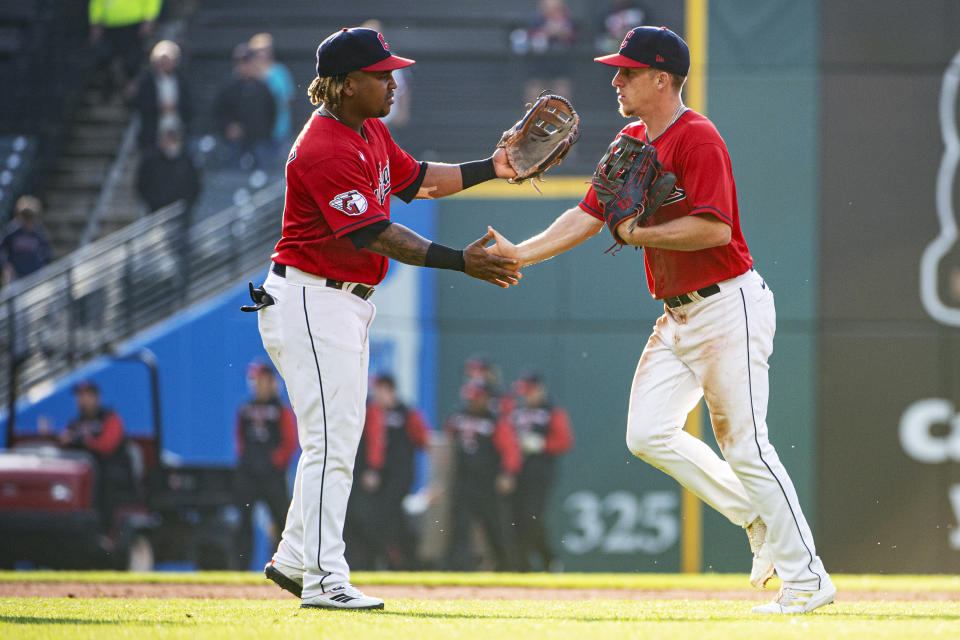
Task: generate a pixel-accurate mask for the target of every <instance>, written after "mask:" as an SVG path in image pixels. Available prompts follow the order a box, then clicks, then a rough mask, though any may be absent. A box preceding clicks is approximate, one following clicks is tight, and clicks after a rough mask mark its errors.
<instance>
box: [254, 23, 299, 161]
mask: <svg viewBox="0 0 960 640" xmlns="http://www.w3.org/2000/svg"><path fill="white" fill-rule="evenodd" d="M249 45H250V50H251V51H252V52H253V64H254V66H255V68H256V74H257V77H258V78H260V80H262V81H263V83H264V84H265V85H267V88H268V89H269V90H270V93H271V95H273V100H274V103H275V105H276V112H277V115H276V118H275V119H274V121H273V131H272V132H271V138H272V139H273V143H274V145H275V147H276V149H277V150H278V153H279V152H282V153H286V152H287V147H289V145H290V134H291V130H292V125H291V117H290V105H291V103H292V102H293V94H294V91H295V90H296V87H295V86H294V84H293V76H292V75H290V70H289V69H287V67H286V66H285V65H284V64H283V63H281V62H277V60H276V58H275V57H274V50H273V36H271V35H270V34H269V33H258V34H256V35H255V36H253V37H252V38H250V42H249Z"/></svg>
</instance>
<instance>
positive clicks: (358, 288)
mask: <svg viewBox="0 0 960 640" xmlns="http://www.w3.org/2000/svg"><path fill="white" fill-rule="evenodd" d="M270 270H271V271H273V272H274V273H275V274H277V275H278V276H280V277H281V278H286V277H287V265H285V264H278V263H276V262H274V263H273V266H272V267H270ZM326 284H327V286H328V287H330V288H331V289H340V290H341V291H346V292H347V293H352V294H353V295H355V296H357V297H358V298H360V299H361V300H366V299H367V298H369V297H370V296H372V295H373V292H374V288H373V287H371V286H368V285H365V284H360V283H359V282H344V281H343V280H331V279H330V278H326Z"/></svg>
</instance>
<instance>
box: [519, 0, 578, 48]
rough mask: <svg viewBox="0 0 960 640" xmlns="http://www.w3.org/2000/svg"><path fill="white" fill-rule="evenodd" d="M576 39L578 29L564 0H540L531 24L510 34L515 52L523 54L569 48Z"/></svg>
mask: <svg viewBox="0 0 960 640" xmlns="http://www.w3.org/2000/svg"><path fill="white" fill-rule="evenodd" d="M576 40H577V31H576V28H575V27H574V25H573V20H572V19H571V18H570V10H569V9H568V8H567V3H566V2H565V1H564V0H540V2H539V4H538V5H537V14H536V15H535V16H534V17H533V19H532V20H531V22H530V26H529V27H527V28H525V29H516V30H514V31H513V33H511V34H510V42H511V46H512V48H513V51H514V53H518V54H521V55H522V54H526V53H536V54H539V53H546V52H547V51H550V50H556V49H569V48H570V47H571V46H573V44H574V43H575V42H576Z"/></svg>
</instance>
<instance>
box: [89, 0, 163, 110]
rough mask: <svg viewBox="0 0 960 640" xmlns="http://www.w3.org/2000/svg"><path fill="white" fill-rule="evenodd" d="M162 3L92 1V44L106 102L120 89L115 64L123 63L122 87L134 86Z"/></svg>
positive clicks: (120, 0)
mask: <svg viewBox="0 0 960 640" xmlns="http://www.w3.org/2000/svg"><path fill="white" fill-rule="evenodd" d="M162 4H163V1H162V0H90V4H89V8H88V11H89V19H90V44H91V45H92V47H93V63H94V70H95V72H96V73H97V74H98V75H99V76H100V81H101V82H100V85H101V89H102V91H103V97H104V100H108V99H109V98H110V97H111V95H112V94H113V92H114V91H115V89H116V87H115V84H114V76H113V70H112V69H111V67H112V65H113V61H114V60H115V59H117V58H119V59H120V61H121V68H122V73H123V79H122V82H121V86H122V85H124V84H126V83H128V82H132V81H133V79H134V78H135V77H136V76H137V73H138V72H139V71H140V65H141V64H142V63H143V55H144V49H145V46H144V42H145V41H146V40H147V39H148V38H150V36H151V35H152V34H153V29H154V26H155V23H156V20H157V16H158V15H160V8H161V6H162Z"/></svg>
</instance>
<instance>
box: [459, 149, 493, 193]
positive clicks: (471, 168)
mask: <svg viewBox="0 0 960 640" xmlns="http://www.w3.org/2000/svg"><path fill="white" fill-rule="evenodd" d="M458 166H459V167H460V180H461V181H462V182H463V188H464V189H469V188H470V187H472V186H473V185H475V184H480V183H481V182H486V181H487V180H493V179H494V178H496V177H497V171H496V169H494V168H493V156H490V157H489V158H487V159H486V160H477V161H475V162H464V163H462V164H460V165H458Z"/></svg>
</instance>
